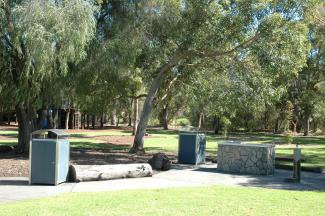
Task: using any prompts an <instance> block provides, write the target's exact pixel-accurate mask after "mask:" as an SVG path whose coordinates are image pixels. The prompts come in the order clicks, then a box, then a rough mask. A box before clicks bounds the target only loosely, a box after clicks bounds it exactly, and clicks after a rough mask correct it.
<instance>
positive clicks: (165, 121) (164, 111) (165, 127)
mask: <svg viewBox="0 0 325 216" xmlns="http://www.w3.org/2000/svg"><path fill="white" fill-rule="evenodd" d="M162 117H163V126H164V130H168V104H166V105H165V106H164V108H163V116H162Z"/></svg>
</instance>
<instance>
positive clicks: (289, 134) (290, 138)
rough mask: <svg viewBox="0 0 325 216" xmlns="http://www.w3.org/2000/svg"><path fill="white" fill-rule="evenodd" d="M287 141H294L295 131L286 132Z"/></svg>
mask: <svg viewBox="0 0 325 216" xmlns="http://www.w3.org/2000/svg"><path fill="white" fill-rule="evenodd" d="M285 142H286V143H287V144H292V142H293V133H292V131H288V132H286V134H285Z"/></svg>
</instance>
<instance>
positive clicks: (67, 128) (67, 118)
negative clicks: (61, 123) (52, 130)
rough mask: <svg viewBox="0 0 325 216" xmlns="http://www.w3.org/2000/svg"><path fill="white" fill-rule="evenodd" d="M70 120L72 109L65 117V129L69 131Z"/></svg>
mask: <svg viewBox="0 0 325 216" xmlns="http://www.w3.org/2000/svg"><path fill="white" fill-rule="evenodd" d="M69 118H70V109H67V113H66V115H65V129H66V130H69Z"/></svg>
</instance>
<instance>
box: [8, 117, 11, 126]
mask: <svg viewBox="0 0 325 216" xmlns="http://www.w3.org/2000/svg"><path fill="white" fill-rule="evenodd" d="M10 117H11V115H10V114H8V115H7V118H8V119H7V121H8V125H10Z"/></svg>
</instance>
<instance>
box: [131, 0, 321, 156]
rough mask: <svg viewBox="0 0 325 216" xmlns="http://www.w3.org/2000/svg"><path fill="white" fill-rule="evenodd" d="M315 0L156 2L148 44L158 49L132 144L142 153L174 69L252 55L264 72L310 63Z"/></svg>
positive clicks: (149, 65) (150, 7) (148, 10)
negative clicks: (164, 86) (159, 99)
mask: <svg viewBox="0 0 325 216" xmlns="http://www.w3.org/2000/svg"><path fill="white" fill-rule="evenodd" d="M314 5H315V2H314V1H272V0H270V1H265V0H261V1H254V2H252V1H248V0H247V1H203V0H202V1H194V0H187V1H183V0H180V1H177V0H175V1H154V2H153V1H152V2H150V3H148V4H146V5H145V6H144V7H143V11H142V14H145V15H147V18H146V20H148V21H147V22H144V23H145V25H146V26H145V30H146V31H145V33H146V34H145V41H147V42H146V43H145V44H147V47H148V50H153V51H155V53H154V54H153V55H151V56H150V58H148V59H146V61H145V63H146V64H144V65H143V67H144V68H145V69H146V70H148V71H150V72H151V74H152V77H153V79H152V83H151V85H150V87H149V90H148V96H147V97H146V101H145V103H144V107H143V111H142V114H141V118H140V122H139V125H138V129H137V133H136V136H135V139H134V143H133V147H132V149H131V150H130V152H141V151H144V149H143V137H144V134H145V131H146V127H147V123H148V120H149V115H150V113H151V111H152V108H153V101H154V98H155V96H156V94H157V92H158V90H159V87H160V85H161V83H162V81H163V80H164V79H165V77H166V76H167V75H168V74H169V73H170V71H172V69H173V68H177V67H179V66H182V65H185V64H188V65H193V66H195V65H204V66H206V67H207V68H209V65H211V64H212V63H216V62H219V63H221V64H222V62H224V61H228V60H230V59H235V58H237V59H246V58H249V59H253V62H254V64H256V65H258V66H259V67H261V68H262V71H263V73H268V74H273V75H274V76H278V74H281V73H283V74H290V73H297V71H298V70H299V69H300V68H301V67H302V65H303V64H304V62H305V56H306V52H307V50H308V43H307V39H306V34H307V27H306V25H305V23H304V22H302V19H303V18H306V17H308V16H309V15H308V14H309V13H310V11H312V10H313V7H314Z"/></svg>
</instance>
